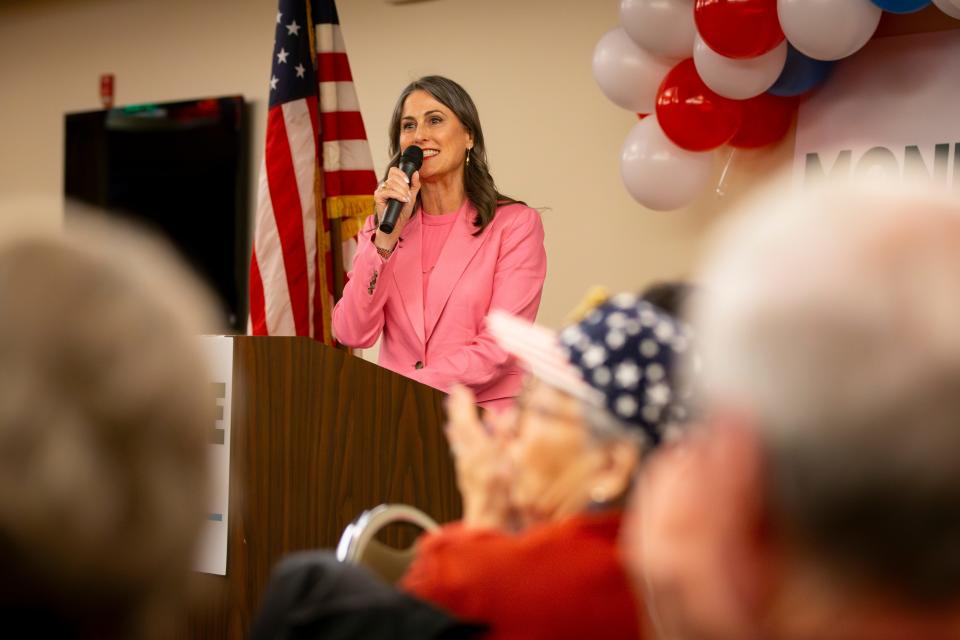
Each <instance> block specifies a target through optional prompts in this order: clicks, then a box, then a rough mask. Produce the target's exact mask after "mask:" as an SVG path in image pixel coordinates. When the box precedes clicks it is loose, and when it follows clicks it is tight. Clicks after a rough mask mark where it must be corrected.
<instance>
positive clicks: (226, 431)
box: [194, 336, 233, 576]
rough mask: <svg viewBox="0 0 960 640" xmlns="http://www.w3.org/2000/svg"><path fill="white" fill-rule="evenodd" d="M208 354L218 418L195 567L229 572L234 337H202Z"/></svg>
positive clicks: (212, 431)
mask: <svg viewBox="0 0 960 640" xmlns="http://www.w3.org/2000/svg"><path fill="white" fill-rule="evenodd" d="M200 342H201V345H202V347H203V350H204V351H205V352H206V354H207V362H208V363H209V364H208V366H209V369H210V375H211V377H212V383H213V401H214V402H216V411H217V414H216V415H217V419H216V420H215V421H214V424H212V425H210V440H211V441H210V491H211V493H210V499H211V500H210V511H209V513H208V514H207V521H206V523H205V524H204V528H203V531H202V533H201V535H200V543H199V545H198V548H197V558H196V560H195V562H194V569H196V570H197V571H201V572H203V573H213V574H216V575H221V576H225V575H227V524H228V516H229V506H230V424H231V423H230V420H231V416H230V406H231V404H232V403H233V338H231V337H229V336H204V337H202V338H200Z"/></svg>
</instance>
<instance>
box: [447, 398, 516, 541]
mask: <svg viewBox="0 0 960 640" xmlns="http://www.w3.org/2000/svg"><path fill="white" fill-rule="evenodd" d="M447 414H448V416H449V422H448V424H447V440H448V441H449V443H450V451H451V453H452V454H453V458H454V464H455V466H456V471H457V485H458V486H459V488H460V494H461V496H462V497H463V524H464V525H465V526H467V527H473V528H487V529H507V528H509V525H510V522H511V505H510V467H509V462H508V459H507V452H506V447H507V442H508V441H509V437H510V425H511V424H512V420H513V416H512V415H510V414H504V415H499V416H494V417H492V418H487V419H486V421H484V420H481V418H480V416H479V415H478V414H477V407H476V400H475V398H474V396H473V393H471V392H470V390H469V389H467V388H466V387H462V386H455V387H453V388H452V389H451V390H450V397H449V398H448V400H447Z"/></svg>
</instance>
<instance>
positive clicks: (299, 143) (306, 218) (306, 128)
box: [282, 98, 317, 335]
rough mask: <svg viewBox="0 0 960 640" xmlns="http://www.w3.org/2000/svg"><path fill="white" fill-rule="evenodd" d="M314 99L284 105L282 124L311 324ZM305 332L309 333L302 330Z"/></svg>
mask: <svg viewBox="0 0 960 640" xmlns="http://www.w3.org/2000/svg"><path fill="white" fill-rule="evenodd" d="M316 104H317V102H316V100H315V99H311V98H307V99H306V100H294V101H292V102H288V103H286V104H284V105H283V107H282V108H283V121H284V128H285V129H286V132H287V142H288V144H289V147H290V155H291V157H292V159H293V168H294V174H295V177H296V187H297V192H298V193H299V195H300V210H301V215H302V220H303V246H304V248H305V258H306V266H307V301H308V303H307V309H308V313H309V317H308V318H307V326H308V327H310V326H313V304H312V303H311V302H310V301H312V300H313V295H314V290H315V287H316V274H317V269H316V252H317V210H316V206H315V202H316V200H315V194H314V188H313V187H314V178H315V176H316V170H317V143H316V140H317V130H316V122H317V117H316ZM303 335H308V334H303Z"/></svg>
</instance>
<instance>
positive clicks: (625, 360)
mask: <svg viewBox="0 0 960 640" xmlns="http://www.w3.org/2000/svg"><path fill="white" fill-rule="evenodd" d="M487 325H488V328H489V330H490V332H491V334H492V335H493V336H494V337H495V339H496V340H497V342H498V344H499V346H500V347H501V348H503V349H504V350H505V351H507V352H508V353H511V354H512V355H514V356H516V357H517V358H518V359H519V361H520V362H521V364H522V365H523V366H524V367H525V368H526V369H527V370H528V371H529V373H530V376H529V377H528V381H527V385H526V387H525V388H524V389H523V391H522V393H521V395H520V398H519V400H518V406H517V408H516V409H515V410H514V411H512V412H508V413H504V414H499V415H496V416H492V417H490V418H488V419H486V421H484V420H481V419H480V418H479V417H478V414H477V411H476V408H475V406H474V404H473V400H474V398H473V396H472V394H471V392H470V391H469V390H468V389H466V388H465V387H458V388H454V389H453V390H452V391H451V394H450V400H449V416H450V423H449V425H448V433H447V434H448V439H449V441H450V445H451V450H452V452H453V454H454V457H455V459H456V466H457V475H458V483H459V487H460V491H461V494H462V496H463V508H464V513H463V519H462V521H460V522H458V523H454V524H450V525H447V526H445V527H442V528H441V529H440V530H439V531H437V532H434V533H431V534H428V535H427V536H425V537H424V539H423V540H422V541H421V543H420V546H419V548H418V552H417V555H416V558H415V560H414V562H413V563H412V565H411V567H410V568H409V570H408V572H407V574H406V575H405V577H404V578H403V580H402V582H401V584H402V587H403V588H404V589H406V590H408V591H409V592H411V593H413V594H414V595H416V596H418V597H420V598H423V599H425V600H428V601H430V602H432V603H434V604H436V605H439V606H441V607H443V608H444V609H446V610H448V611H450V612H451V613H453V614H454V615H456V616H458V617H459V618H461V619H463V620H469V621H476V622H482V623H485V624H487V625H489V628H490V634H489V637H490V638H499V639H508V638H525V639H537V638H544V639H546V638H549V639H551V640H562V639H564V638H571V639H572V638H577V639H582V638H606V639H611V640H616V639H620V638H622V639H631V638H638V637H640V628H641V625H640V612H639V610H638V607H637V604H636V599H635V595H634V593H633V591H632V590H631V587H630V583H629V580H628V578H627V576H626V574H625V572H624V569H623V565H622V563H621V559H620V554H619V551H618V544H617V539H618V534H619V530H620V521H621V515H622V504H623V498H624V496H625V495H626V493H627V492H628V490H629V488H630V485H631V483H632V479H633V477H634V474H635V471H636V470H637V467H638V465H639V464H640V459H641V455H642V454H643V453H644V452H645V451H647V450H649V449H650V448H652V447H654V446H656V445H657V444H659V443H660V442H661V441H662V440H664V439H665V438H668V437H670V436H671V434H672V433H673V432H674V428H673V425H674V424H677V423H680V422H683V421H684V420H685V419H686V417H687V411H688V410H687V408H686V406H685V405H686V399H687V398H686V395H685V394H683V393H681V392H680V391H679V390H678V388H677V387H676V385H675V384H674V383H673V380H672V378H673V376H672V373H673V370H674V362H675V361H676V360H677V359H678V355H679V354H680V353H681V352H683V351H685V350H686V349H688V347H689V338H688V335H687V331H686V330H685V328H684V327H683V326H682V325H681V324H680V323H679V322H677V321H676V320H675V319H673V318H672V317H671V316H669V315H667V314H666V313H665V312H663V311H662V310H661V309H659V308H657V307H655V306H653V305H651V304H648V303H646V302H644V301H642V300H640V299H638V298H637V297H636V296H633V295H630V294H621V295H618V296H615V297H614V298H612V299H610V300H608V301H607V302H605V303H604V304H602V305H600V306H599V307H597V308H596V309H594V310H593V311H592V312H591V313H589V314H588V315H587V316H586V318H585V319H584V320H582V321H581V322H579V323H578V324H574V325H571V326H570V327H567V328H566V329H565V330H564V331H562V332H561V333H560V334H559V335H557V334H556V333H554V332H552V331H550V330H547V329H544V328H541V327H538V326H536V325H532V324H529V323H528V322H526V321H525V320H521V319H519V318H516V317H514V316H510V315H508V314H505V313H503V312H497V313H494V314H492V315H491V316H489V317H488V319H487Z"/></svg>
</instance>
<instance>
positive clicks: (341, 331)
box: [333, 204, 547, 404]
mask: <svg viewBox="0 0 960 640" xmlns="http://www.w3.org/2000/svg"><path fill="white" fill-rule="evenodd" d="M421 215H422V214H421V213H416V214H414V216H413V217H412V218H411V219H410V221H409V222H408V223H407V226H406V227H404V229H403V232H402V233H401V235H400V240H399V242H398V244H397V248H396V249H395V250H394V252H393V254H392V255H391V256H390V258H389V259H388V260H383V259H382V258H381V257H380V255H379V254H378V253H377V250H376V247H375V246H374V245H373V236H374V217H373V216H370V218H369V219H368V220H367V223H366V225H364V228H363V231H361V232H360V237H359V246H358V247H357V253H356V255H355V256H354V259H353V270H352V271H351V272H350V274H349V281H348V282H347V285H346V287H345V288H344V292H343V297H342V298H341V299H340V301H339V302H338V303H337V306H336V307H335V308H334V310H333V333H334V335H335V336H336V338H337V340H339V341H340V342H341V343H343V344H345V345H347V346H350V347H354V348H358V349H362V348H367V347H370V346H372V345H373V344H374V343H375V342H376V341H377V338H379V337H380V335H381V333H382V334H383V341H382V342H381V345H380V365H381V366H384V367H386V368H388V369H391V370H393V371H396V372H397V373H400V374H402V375H404V376H407V377H409V378H413V379H415V380H419V381H420V382H423V383H425V384H428V385H430V386H432V387H435V388H437V389H440V390H441V391H446V390H447V389H449V387H450V386H451V385H452V384H454V383H458V382H459V383H462V384H465V385H467V386H469V387H471V388H472V389H473V391H474V393H475V394H476V396H477V401H478V402H486V401H490V400H497V399H501V398H512V397H515V396H516V395H517V394H518V393H519V390H520V383H521V377H522V373H521V371H520V368H519V367H518V366H517V364H516V362H515V361H514V360H513V359H512V358H511V357H509V356H508V355H507V353H506V352H504V351H503V350H502V349H500V348H499V347H498V346H497V345H496V343H495V342H494V340H493V338H492V337H491V336H490V334H488V333H487V331H486V330H485V327H484V318H485V317H486V316H487V314H488V313H489V312H490V310H491V309H504V310H506V311H508V312H510V313H513V314H516V315H519V316H522V317H524V318H527V319H528V320H530V321H531V322H532V321H533V320H534V319H535V318H536V315H537V309H538V308H539V306H540V295H541V293H542V291H543V279H544V277H546V272H547V256H546V251H545V250H544V247H543V224H542V222H541V221H540V215H539V214H538V213H537V212H536V211H535V210H533V209H531V208H530V207H527V206H525V205H521V204H511V205H505V206H502V207H500V208H499V209H498V210H497V213H496V215H495V216H494V218H493V221H492V222H491V223H490V224H489V225H487V228H486V229H484V230H483V233H481V234H480V235H479V236H474V235H473V233H474V232H475V231H476V227H474V226H473V219H474V217H475V216H476V210H475V209H474V208H473V206H472V205H469V204H468V205H467V207H466V209H465V211H464V214H463V215H462V216H461V217H460V218H459V219H458V220H457V222H456V223H455V224H454V227H453V229H452V230H451V231H450V235H449V236H448V238H447V241H446V244H444V246H443V251H442V252H441V254H440V258H439V259H438V261H437V264H436V267H434V270H433V273H432V274H431V276H430V288H431V297H432V298H433V300H435V301H436V302H435V303H434V304H431V306H430V308H424V303H423V273H422V268H421V264H420V242H421V230H422V225H421V223H420V216H421ZM434 291H437V292H438V293H439V295H436V296H434V294H433V292H434ZM494 404H497V403H494Z"/></svg>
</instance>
